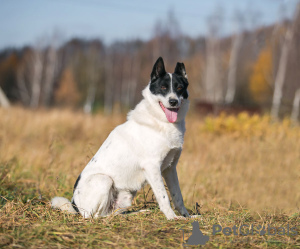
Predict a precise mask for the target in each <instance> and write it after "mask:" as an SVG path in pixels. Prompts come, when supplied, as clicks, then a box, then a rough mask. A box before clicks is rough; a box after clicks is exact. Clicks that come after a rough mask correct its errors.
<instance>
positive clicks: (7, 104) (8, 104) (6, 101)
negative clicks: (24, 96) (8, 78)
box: [0, 87, 10, 108]
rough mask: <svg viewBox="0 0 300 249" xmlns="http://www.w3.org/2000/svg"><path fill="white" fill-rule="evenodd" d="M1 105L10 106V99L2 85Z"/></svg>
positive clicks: (0, 92)
mask: <svg viewBox="0 0 300 249" xmlns="http://www.w3.org/2000/svg"><path fill="white" fill-rule="evenodd" d="M0 106H2V107H4V108H7V107H9V106H10V103H9V100H8V98H7V97H6V95H5V93H4V92H3V90H2V88H1V87H0Z"/></svg>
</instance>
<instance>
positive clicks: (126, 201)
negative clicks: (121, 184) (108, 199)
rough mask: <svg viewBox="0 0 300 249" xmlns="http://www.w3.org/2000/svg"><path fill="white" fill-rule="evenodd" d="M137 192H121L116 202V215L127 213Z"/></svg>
mask: <svg viewBox="0 0 300 249" xmlns="http://www.w3.org/2000/svg"><path fill="white" fill-rule="evenodd" d="M135 194H136V191H128V190H120V191H119V192H118V196H117V199H116V202H115V207H114V214H120V213H122V212H125V211H126V210H127V208H128V207H130V206H131V203H132V200H133V198H134V196H135Z"/></svg>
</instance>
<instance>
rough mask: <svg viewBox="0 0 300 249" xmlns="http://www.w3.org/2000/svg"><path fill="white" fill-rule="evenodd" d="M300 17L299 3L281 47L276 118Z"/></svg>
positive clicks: (275, 88) (274, 111)
mask: <svg viewBox="0 0 300 249" xmlns="http://www.w3.org/2000/svg"><path fill="white" fill-rule="evenodd" d="M299 17H300V4H298V6H297V9H296V13H295V16H294V19H293V22H292V24H291V25H289V26H288V28H287V30H286V33H285V37H284V42H283V45H282V49H281V55H280V59H279V66H278V70H277V73H276V78H275V82H274V93H273V100H272V109H271V116H272V117H273V118H274V119H278V116H279V109H280V105H281V99H282V91H283V85H284V82H285V76H286V71H287V64H288V58H289V52H290V50H291V46H292V40H293V37H294V33H295V32H296V23H297V20H298V18H299Z"/></svg>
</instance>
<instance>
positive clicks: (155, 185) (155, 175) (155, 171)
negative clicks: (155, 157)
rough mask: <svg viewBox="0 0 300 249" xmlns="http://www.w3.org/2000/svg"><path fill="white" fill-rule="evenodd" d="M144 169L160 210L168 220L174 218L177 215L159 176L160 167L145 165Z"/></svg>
mask: <svg viewBox="0 0 300 249" xmlns="http://www.w3.org/2000/svg"><path fill="white" fill-rule="evenodd" d="M144 171H145V177H146V180H147V182H148V183H149V184H150V186H151V188H152V190H153V192H154V195H155V197H156V200H157V202H158V204H159V208H160V210H161V211H162V212H163V213H164V214H165V216H166V217H167V219H168V220H173V219H175V218H176V217H177V216H176V215H175V213H174V211H173V210H172V208H171V205H170V200H169V197H168V194H167V191H166V188H165V186H164V182H163V179H162V176H161V171H160V167H158V166H154V165H147V166H146V167H144Z"/></svg>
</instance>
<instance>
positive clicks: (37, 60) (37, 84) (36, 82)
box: [30, 50, 43, 108]
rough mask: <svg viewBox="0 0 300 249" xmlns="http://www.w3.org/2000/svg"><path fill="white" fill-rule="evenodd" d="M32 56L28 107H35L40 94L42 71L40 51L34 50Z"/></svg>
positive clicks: (37, 104)
mask: <svg viewBox="0 0 300 249" xmlns="http://www.w3.org/2000/svg"><path fill="white" fill-rule="evenodd" d="M33 53H34V54H33V56H32V67H33V68H32V82H31V99H30V107H32V108H37V107H38V106H39V102H40V95H41V80H42V71H43V61H42V55H41V53H42V52H41V51H37V50H35V51H34V52H33Z"/></svg>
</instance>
